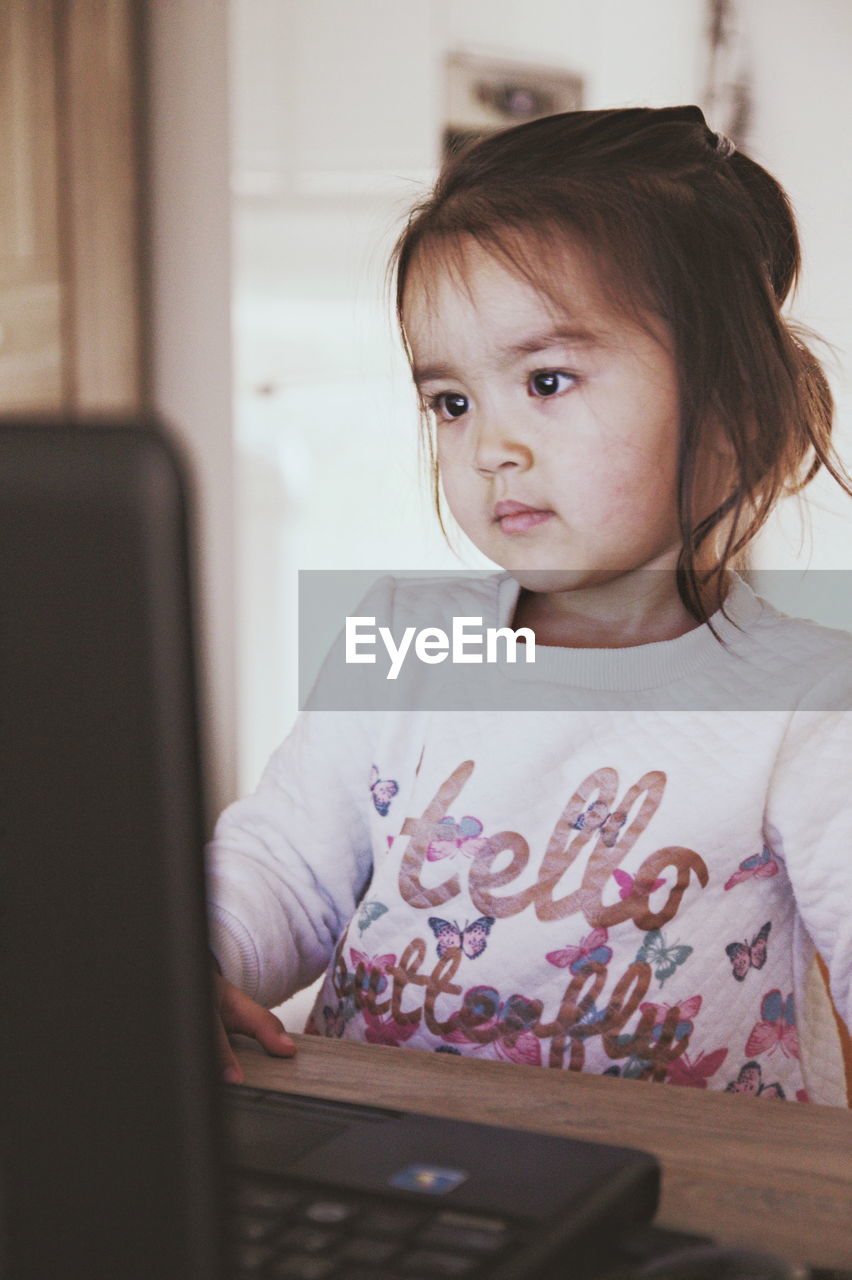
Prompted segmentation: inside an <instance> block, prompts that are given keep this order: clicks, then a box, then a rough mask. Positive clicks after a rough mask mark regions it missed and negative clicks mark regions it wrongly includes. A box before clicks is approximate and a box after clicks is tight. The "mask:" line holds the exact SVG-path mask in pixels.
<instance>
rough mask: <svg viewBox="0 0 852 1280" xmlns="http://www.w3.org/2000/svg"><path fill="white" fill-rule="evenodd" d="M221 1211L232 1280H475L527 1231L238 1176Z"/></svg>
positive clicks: (485, 1219) (475, 1217)
mask: <svg viewBox="0 0 852 1280" xmlns="http://www.w3.org/2000/svg"><path fill="white" fill-rule="evenodd" d="M227 1207H228V1217H229V1237H230V1241H231V1248H232V1257H233V1263H234V1266H233V1274H234V1276H235V1277H237V1278H238V1280H271V1278H272V1277H275V1278H276V1280H278V1278H279V1277H280V1280H439V1278H440V1280H449V1278H451V1277H460V1278H463V1280H477V1278H478V1277H482V1276H486V1275H490V1274H492V1272H493V1269H494V1267H495V1266H496V1265H497V1263H498V1262H500V1263H502V1262H503V1261H504V1259H507V1258H508V1257H509V1256H510V1255H511V1254H513V1253H515V1252H516V1251H517V1249H518V1248H519V1247H520V1246H521V1245H522V1244H523V1237H524V1234H525V1233H524V1231H523V1229H522V1228H521V1227H520V1225H519V1224H516V1223H512V1222H509V1221H508V1220H506V1219H504V1218H501V1217H497V1216H493V1215H490V1214H489V1215H484V1214H475V1213H466V1212H457V1211H452V1210H449V1211H448V1210H446V1209H443V1210H442V1209H436V1208H434V1207H430V1206H426V1205H424V1206H421V1205H419V1204H408V1203H407V1202H406V1203H398V1202H397V1203H393V1204H389V1203H388V1200H387V1198H380V1197H378V1196H375V1197H371V1196H369V1195H363V1194H361V1193H357V1194H355V1193H350V1192H348V1191H344V1192H343V1193H341V1192H339V1191H338V1190H337V1189H333V1190H330V1189H329V1188H327V1187H320V1186H315V1187H311V1186H308V1185H306V1184H305V1183H302V1182H295V1181H293V1182H291V1181H289V1180H287V1179H284V1178H278V1177H276V1178H267V1177H259V1176H256V1175H254V1174H246V1173H240V1175H239V1181H235V1182H234V1183H233V1184H232V1186H231V1188H230V1191H229V1196H228V1205H227Z"/></svg>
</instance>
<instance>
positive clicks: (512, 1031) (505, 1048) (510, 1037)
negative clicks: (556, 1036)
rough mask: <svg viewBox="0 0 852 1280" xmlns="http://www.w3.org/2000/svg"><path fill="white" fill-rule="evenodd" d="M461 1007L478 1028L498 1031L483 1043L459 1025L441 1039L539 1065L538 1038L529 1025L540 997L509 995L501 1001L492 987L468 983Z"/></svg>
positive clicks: (492, 1055)
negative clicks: (474, 985)
mask: <svg viewBox="0 0 852 1280" xmlns="http://www.w3.org/2000/svg"><path fill="white" fill-rule="evenodd" d="M462 1003H463V1008H464V1011H465V1013H466V1014H467V1015H468V1016H470V1017H472V1019H473V1020H474V1022H475V1025H476V1027H477V1028H478V1029H479V1030H490V1029H492V1028H496V1029H497V1031H498V1034H497V1035H496V1036H495V1037H494V1038H493V1039H491V1040H489V1041H488V1042H487V1043H486V1044H483V1043H482V1042H481V1041H479V1040H477V1039H476V1038H475V1037H474V1036H472V1035H469V1034H468V1033H467V1032H466V1031H465V1030H464V1028H463V1027H456V1029H455V1030H453V1031H450V1032H448V1033H447V1034H446V1035H445V1036H444V1040H445V1041H447V1042H449V1043H452V1044H465V1045H470V1046H472V1047H473V1050H474V1051H475V1052H477V1053H481V1054H482V1056H483V1057H486V1058H496V1059H497V1060H498V1061H501V1062H516V1063H520V1064H521V1065H522V1066H531V1067H540V1066H541V1040H540V1039H539V1037H538V1036H537V1035H535V1033H534V1032H533V1031H532V1027H534V1026H535V1024H536V1023H537V1022H538V1019H539V1018H540V1016H541V1008H542V1005H541V1001H540V1000H530V999H528V997H527V996H521V995H511V996H509V998H508V1000H506V1001H505V1002H503V1001H502V1000H501V999H500V993H499V992H498V991H497V990H496V989H495V988H494V987H471V988H470V990H469V991H466V992H465V994H464V1000H463V1002H462Z"/></svg>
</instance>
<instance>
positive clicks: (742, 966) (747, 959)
mask: <svg viewBox="0 0 852 1280" xmlns="http://www.w3.org/2000/svg"><path fill="white" fill-rule="evenodd" d="M771 928H772V924H771V922H770V921H769V920H767V922H766V924H765V925H763V926H762V927H761V928H760V929H758V931H757V933H756V934H755V935H754V937H753V938H752V940H751V942H729V943H728V945H727V946H726V947H725V952H726V954H727V956H728V959H729V960H730V962H731V968H732V970H733V977H734V978H736V980H737V982H745V979H746V974H747V973H748V971H749V969H762V968H763V966H764V965H765V964H766V957H767V954H768V953H767V941H768V938H769V931H770V929H771Z"/></svg>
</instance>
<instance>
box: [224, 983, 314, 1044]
mask: <svg viewBox="0 0 852 1280" xmlns="http://www.w3.org/2000/svg"><path fill="white" fill-rule="evenodd" d="M219 1009H220V1012H221V1015H222V1022H223V1023H224V1025H225V1028H226V1029H227V1030H228V1031H237V1032H239V1033H240V1034H241V1035H244V1036H252V1037H253V1038H254V1039H255V1040H257V1042H258V1044H260V1045H262V1046H263V1048H264V1049H265V1050H266V1052H267V1053H271V1054H273V1055H274V1056H276V1057H279V1058H291V1057H292V1056H293V1054H294V1053H295V1052H296V1046H295V1044H294V1043H293V1041H292V1040H291V1039H290V1037H289V1036H288V1035H287V1032H286V1031H285V1029H284V1025H283V1023H282V1022H281V1020H280V1019H279V1018H276V1016H275V1014H274V1013H271V1012H270V1010H269V1009H265V1008H264V1007H263V1005H260V1004H258V1003H257V1001H255V1000H252V999H251V997H250V996H247V995H246V994H245V992H244V991H240V989H239V988H238V987H235V986H233V985H232V984H231V983H229V982H222V988H221V992H220V1000H219Z"/></svg>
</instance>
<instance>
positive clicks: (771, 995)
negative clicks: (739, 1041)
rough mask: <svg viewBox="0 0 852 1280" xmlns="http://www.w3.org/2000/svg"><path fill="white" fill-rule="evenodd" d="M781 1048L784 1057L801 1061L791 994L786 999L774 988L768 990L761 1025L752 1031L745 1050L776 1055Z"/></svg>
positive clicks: (761, 1015) (761, 1014) (762, 1005)
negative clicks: (776, 1051)
mask: <svg viewBox="0 0 852 1280" xmlns="http://www.w3.org/2000/svg"><path fill="white" fill-rule="evenodd" d="M776 1049H780V1050H781V1052H782V1053H783V1055H784V1057H785V1058H798V1056H799V1033H798V1031H797V1030H796V1019H795V1010H794V1005H793V993H792V991H791V992H790V994H789V995H788V996H787V999H786V1000H785V999H784V997H783V996H782V995H781V992H780V991H779V990H778V989H777V988H775V989H774V990H773V991H768V992H767V993H766V995H765V996H764V997H763V1000H762V1001H761V1005H760V1022H756V1023H755V1024H754V1026H753V1027H752V1029H751V1035H750V1036H749V1038H748V1040H747V1041H746V1047H745V1051H746V1053H747V1054H748V1055H749V1057H751V1056H752V1055H753V1054H759V1053H769V1054H773V1053H774V1052H775V1050H776Z"/></svg>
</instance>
